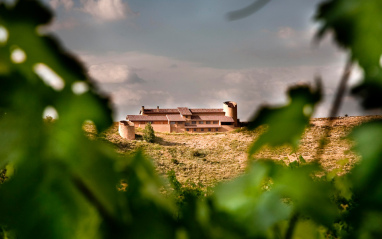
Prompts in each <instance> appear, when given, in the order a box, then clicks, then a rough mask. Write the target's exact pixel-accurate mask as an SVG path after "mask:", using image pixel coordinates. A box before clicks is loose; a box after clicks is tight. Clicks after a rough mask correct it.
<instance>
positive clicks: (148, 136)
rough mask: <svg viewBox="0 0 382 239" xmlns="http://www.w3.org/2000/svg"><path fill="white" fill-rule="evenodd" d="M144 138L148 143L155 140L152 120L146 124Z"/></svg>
mask: <svg viewBox="0 0 382 239" xmlns="http://www.w3.org/2000/svg"><path fill="white" fill-rule="evenodd" d="M143 139H144V140H145V141H146V142H148V143H153V142H154V140H155V132H154V129H153V126H152V125H151V123H150V122H148V123H147V124H146V126H145V129H144V130H143Z"/></svg>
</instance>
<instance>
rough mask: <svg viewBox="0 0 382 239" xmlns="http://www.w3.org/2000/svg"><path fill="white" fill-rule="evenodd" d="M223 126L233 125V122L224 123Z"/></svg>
mask: <svg viewBox="0 0 382 239" xmlns="http://www.w3.org/2000/svg"><path fill="white" fill-rule="evenodd" d="M222 125H233V122H222Z"/></svg>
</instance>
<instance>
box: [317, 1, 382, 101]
mask: <svg viewBox="0 0 382 239" xmlns="http://www.w3.org/2000/svg"><path fill="white" fill-rule="evenodd" d="M381 9H382V2H381V1H379V0H369V1H360V0H330V1H326V2H324V3H323V4H321V5H320V7H319V8H318V11H317V14H316V20H318V21H319V22H321V23H322V26H321V29H320V30H319V32H318V35H317V37H318V38H321V37H322V36H323V35H324V34H325V33H326V32H329V31H332V32H333V33H334V37H335V40H336V42H337V43H338V44H339V45H340V46H341V47H344V48H345V49H347V50H349V51H350V55H351V58H352V60H353V61H355V62H358V64H359V65H360V67H362V69H363V72H364V75H363V79H362V83H361V84H360V85H358V86H356V87H355V88H353V93H354V94H356V95H358V96H360V97H361V98H362V105H363V106H364V107H366V108H376V107H381V106H382V95H381V93H380V92H382V68H381V65H380V59H381V55H382V44H381V42H380V39H381V38H382V14H381Z"/></svg>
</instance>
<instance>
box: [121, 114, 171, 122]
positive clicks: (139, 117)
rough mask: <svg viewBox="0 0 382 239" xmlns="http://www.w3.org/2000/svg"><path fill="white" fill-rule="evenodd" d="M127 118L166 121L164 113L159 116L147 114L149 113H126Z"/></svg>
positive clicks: (131, 119)
mask: <svg viewBox="0 0 382 239" xmlns="http://www.w3.org/2000/svg"><path fill="white" fill-rule="evenodd" d="M126 119H127V120H130V121H168V119H167V117H166V116H165V115H163V116H162V115H160V116H149V115H128V116H126Z"/></svg>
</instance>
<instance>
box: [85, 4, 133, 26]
mask: <svg viewBox="0 0 382 239" xmlns="http://www.w3.org/2000/svg"><path fill="white" fill-rule="evenodd" d="M81 3H82V4H83V7H82V11H84V12H86V13H89V14H90V15H92V16H94V17H96V18H99V19H101V20H105V21H115V20H120V19H124V18H126V17H129V16H134V15H137V13H135V12H133V11H132V10H131V9H130V7H129V5H128V4H127V3H125V2H123V1H122V0H81Z"/></svg>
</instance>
